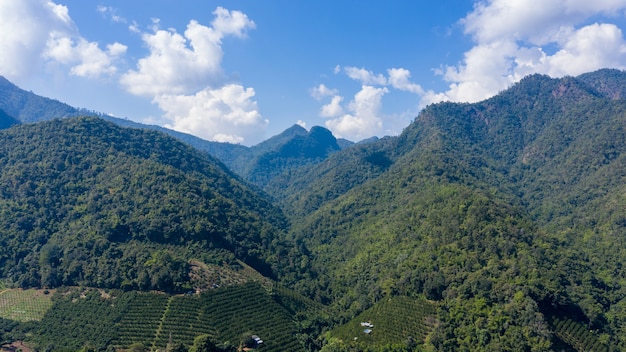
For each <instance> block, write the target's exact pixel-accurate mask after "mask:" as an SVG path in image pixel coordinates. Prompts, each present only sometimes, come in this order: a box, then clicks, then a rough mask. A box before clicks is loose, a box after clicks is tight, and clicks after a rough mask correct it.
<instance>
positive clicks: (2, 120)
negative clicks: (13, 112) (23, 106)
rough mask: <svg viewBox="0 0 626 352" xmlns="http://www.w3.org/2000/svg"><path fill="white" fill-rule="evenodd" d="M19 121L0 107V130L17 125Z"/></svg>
mask: <svg viewBox="0 0 626 352" xmlns="http://www.w3.org/2000/svg"><path fill="white" fill-rule="evenodd" d="M19 123H20V121H18V120H17V119H15V118H13V117H12V116H10V115H9V114H7V113H6V112H4V110H2V109H0V130H2V129H5V128H9V127H11V126H14V125H18V124H19Z"/></svg>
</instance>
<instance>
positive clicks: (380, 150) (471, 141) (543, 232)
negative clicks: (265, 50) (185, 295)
mask: <svg viewBox="0 0 626 352" xmlns="http://www.w3.org/2000/svg"><path fill="white" fill-rule="evenodd" d="M625 98H626V73H624V72H623V71H619V70H608V69H607V70H600V71H596V72H592V73H587V74H583V75H580V76H577V77H564V78H558V79H555V78H550V77H548V76H545V75H531V76H528V77H526V78H524V79H522V80H521V81H520V82H519V83H517V84H515V85H513V86H512V87H511V88H509V89H507V90H505V91H503V92H501V93H500V94H498V95H496V96H494V97H492V98H490V99H487V100H485V101H482V102H478V103H473V104H469V103H451V102H444V103H438V104H433V105H430V106H428V107H426V108H425V109H424V110H423V111H422V112H420V114H419V115H418V116H417V117H416V118H415V120H414V121H413V122H412V123H411V124H410V125H409V126H408V127H407V128H405V130H404V131H403V132H402V133H401V134H400V135H399V136H394V137H384V138H381V139H374V140H369V141H367V143H356V144H354V143H347V142H346V141H341V140H339V141H338V140H337V139H336V138H335V137H334V136H333V135H332V133H331V132H330V131H328V130H327V129H325V128H322V127H313V128H311V130H309V131H307V130H305V129H304V128H302V127H300V126H297V125H296V126H293V127H291V128H289V129H287V130H286V131H284V132H283V133H281V134H280V135H277V136H275V137H272V138H270V139H269V140H267V141H265V142H263V143H260V144H258V145H256V146H252V147H245V146H240V145H231V144H225V143H214V142H207V141H202V140H200V139H198V138H195V137H191V136H188V135H184V134H181V133H177V132H172V131H166V130H164V129H162V128H158V127H155V126H145V125H139V124H136V123H132V122H130V121H128V120H123V119H116V118H113V117H108V116H104V115H99V116H96V117H73V116H77V115H85V114H86V112H85V111H80V110H78V109H73V108H70V107H68V106H66V105H64V104H62V103H59V102H56V101H52V100H49V99H46V98H42V97H37V96H35V95H34V94H32V93H28V92H24V91H22V90H20V89H19V88H17V87H16V86H14V85H12V84H10V83H9V82H8V81H3V82H2V84H1V85H0V109H1V110H2V111H4V113H0V126H3V128H4V130H2V131H0V146H1V149H0V175H1V176H0V177H1V180H0V185H2V189H1V190H0V212H2V214H3V217H2V224H1V225H0V229H2V230H0V231H2V232H1V234H2V236H1V238H0V241H2V244H3V245H2V252H1V254H0V268H2V277H3V279H4V280H5V281H6V282H7V283H9V284H12V285H18V286H22V287H40V286H45V287H56V286H59V285H85V286H94V287H124V288H126V289H140V290H146V289H159V290H164V291H169V292H182V291H185V290H187V289H189V288H190V287H191V286H190V283H189V277H188V276H186V275H187V273H188V272H189V266H188V265H189V260H190V259H191V258H194V259H198V258H200V259H202V260H203V261H205V262H211V263H221V262H230V263H234V262H235V261H236V260H241V261H242V262H245V263H247V264H249V265H251V266H252V267H254V268H255V269H257V270H258V271H259V272H261V273H262V274H264V275H265V276H267V277H268V278H270V279H273V280H275V281H276V282H279V283H280V284H281V285H284V286H286V287H290V288H292V289H293V290H295V291H296V292H299V293H300V294H302V295H304V296H306V297H308V298H310V299H313V300H314V301H316V302H318V303H321V304H323V305H325V306H327V307H328V309H332V310H333V312H335V313H334V316H333V317H332V318H330V319H329V320H326V322H324V323H321V321H318V323H319V325H320V326H318V328H317V330H316V329H313V331H317V332H318V333H320V334H321V333H322V332H323V331H324V328H323V327H333V326H340V325H342V324H344V323H348V322H349V321H350V320H351V319H352V318H353V317H355V316H357V315H358V314H359V313H361V312H364V311H365V310H367V309H368V308H370V307H372V306H376V305H377V304H379V302H382V301H384V300H385V299H389V298H390V297H395V296H404V297H422V298H426V299H428V300H429V301H430V302H433V303H435V304H436V305H437V307H438V308H437V321H436V322H435V323H433V324H432V331H431V332H430V333H428V336H427V337H426V338H425V339H424V341H423V345H420V346H421V347H419V348H423V349H425V350H429V349H430V350H442V351H452V350H454V351H457V350H472V351H473V350H484V351H496V350H502V351H504V350H534V351H548V350H568V349H569V350H572V349H574V350H589V349H593V350H622V349H625V348H626V309H625V307H626V285H625V283H626V275H625V274H624V271H623V267H625V266H626V253H624V248H626V247H625V246H624V238H625V237H624V236H625V235H626V182H624V181H625V177H626V167H625V166H626V159H625V158H626V133H625V132H626V131H624V128H625V127H624V126H626V100H625ZM48 104H49V107H48ZM72 109H73V110H72ZM44 111H46V113H45V114H44ZM58 118H60V119H58ZM18 122H19V123H18ZM121 126H123V127H121ZM127 127H134V128H127ZM138 128H139V129H138ZM155 130H158V131H155ZM162 132H166V134H164V133H162ZM172 137H175V138H172ZM138 262H141V263H145V262H150V263H156V264H154V265H149V266H137V265H135V264H133V263H138ZM163 268H164V269H163ZM161 269H163V270H161ZM114 273H122V274H121V275H118V277H116V276H115V274H114ZM563 321H567V324H569V325H567V326H568V328H565V327H564V326H565V325H564V324H563V323H562V322H563ZM569 326H572V327H573V326H583V327H584V328H583V329H582V330H580V331H581V332H579V333H577V334H579V335H580V336H582V335H583V333H582V331H583V330H584V331H587V332H589V333H588V334H587V333H586V334H584V339H583V338H580V339H579V338H578V337H577V336H573V337H572V335H576V334H572V333H571V330H568V329H570V328H569ZM571 329H573V328H571ZM309 333H310V332H309ZM313 339H315V340H317V341H318V343H317V344H313V345H312V346H316V347H315V348H318V349H321V350H325V351H332V350H350V349H351V348H353V349H354V350H368V349H367V348H370V349H369V350H376V349H372V348H374V347H371V346H370V347H366V346H365V347H364V346H363V345H359V343H358V342H354V341H345V340H337V339H333V330H328V333H327V334H326V335H318V336H314V337H313ZM407 346H408V345H407ZM376 348H381V350H383V349H384V348H387V347H384V346H378V347H376ZM402 348H408V347H406V346H405V347H402ZM398 350H401V349H398Z"/></svg>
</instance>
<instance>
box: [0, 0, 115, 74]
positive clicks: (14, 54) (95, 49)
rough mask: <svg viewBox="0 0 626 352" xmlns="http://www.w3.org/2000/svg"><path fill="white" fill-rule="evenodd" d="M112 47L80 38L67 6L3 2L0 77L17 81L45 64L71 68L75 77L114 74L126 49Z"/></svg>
mask: <svg viewBox="0 0 626 352" xmlns="http://www.w3.org/2000/svg"><path fill="white" fill-rule="evenodd" d="M111 45H112V46H110V47H109V49H108V50H102V49H101V48H100V47H99V45H98V43H95V42H89V41H88V40H87V39H85V38H83V37H81V36H80V35H79V33H78V30H77V28H76V25H75V24H74V22H73V21H72V19H71V17H70V15H69V10H68V8H67V7H66V6H63V5H59V4H56V3H55V2H53V1H50V0H3V1H0V74H2V75H4V76H6V77H8V78H9V79H10V80H13V81H15V82H20V81H21V80H22V79H25V78H27V77H29V76H31V75H34V74H37V73H38V72H40V70H41V69H42V68H43V67H44V65H45V64H46V63H54V64H61V65H65V66H68V67H69V71H70V73H71V74H72V75H76V76H83V77H89V78H96V77H99V76H101V75H108V74H112V73H114V72H115V71H116V69H117V68H116V66H115V63H116V60H118V59H119V57H120V56H122V55H123V54H124V53H125V49H123V48H125V47H124V46H123V45H122V44H119V43H114V44H111Z"/></svg>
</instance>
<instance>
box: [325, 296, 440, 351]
mask: <svg viewBox="0 0 626 352" xmlns="http://www.w3.org/2000/svg"><path fill="white" fill-rule="evenodd" d="M436 310H437V307H436V306H435V304H433V303H431V302H429V301H427V300H426V299H424V298H413V297H404V296H397V297H388V298H385V299H383V300H382V301H380V302H378V303H376V304H375V305H374V306H372V307H371V308H370V309H367V310H365V311H364V312H362V313H361V314H359V315H357V316H356V317H355V318H354V319H352V320H350V321H349V322H348V323H346V324H344V325H341V326H339V327H337V328H335V329H334V330H332V331H331V332H330V336H331V337H332V338H335V339H338V340H340V341H341V342H342V343H343V344H347V345H349V346H352V347H355V348H361V349H365V348H376V347H382V346H390V345H397V344H405V345H406V347H407V348H409V349H414V348H415V346H416V345H417V344H422V343H423V342H424V339H425V338H426V336H427V335H428V333H429V332H430V331H432V329H433V327H434V325H435V324H436V322H437V313H436ZM366 331H367V332H366Z"/></svg>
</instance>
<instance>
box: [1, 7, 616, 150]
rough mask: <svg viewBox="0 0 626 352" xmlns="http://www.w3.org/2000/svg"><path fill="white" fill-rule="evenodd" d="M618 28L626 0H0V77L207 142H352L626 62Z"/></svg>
mask: <svg viewBox="0 0 626 352" xmlns="http://www.w3.org/2000/svg"><path fill="white" fill-rule="evenodd" d="M623 29H626V0H594V1H589V0H476V1H473V0H424V1H421V0H420V1H410V0H405V1H403V0H391V1H360V0H332V1H330V0H298V1H293V0H264V1H256V0H229V1H217V0H216V1H213V0H178V1H174V0H150V1H147V0H132V1H128V0H1V1H0V75H3V76H5V77H6V78H7V79H9V80H10V81H12V82H13V83H15V84H17V85H18V86H20V87H21V88H23V89H26V90H32V91H33V92H34V93H36V94H39V95H43V96H47V97H51V98H54V99H58V100H60V101H63V102H66V103H68V104H70V105H73V106H76V107H82V108H87V109H91V110H96V111H99V112H103V113H108V114H111V115H114V116H117V117H123V118H128V119H130V120H134V121H137V122H142V123H150V124H158V125H163V126H166V127H169V128H172V129H175V130H179V131H183V132H187V133H191V134H194V135H196V136H198V137H201V138H204V139H207V140H215V141H225V142H233V143H241V144H244V145H252V144H256V143H258V142H260V141H262V140H264V139H267V138H268V137H271V136H272V135H275V134H277V133H280V132H281V131H283V130H285V129H286V128H288V127H290V126H292V125H293V124H296V123H298V124H301V125H303V126H305V127H307V128H310V127H312V126H315V125H320V126H325V127H327V128H329V129H330V130H331V131H333V133H334V134H335V136H337V137H342V138H347V139H350V140H353V141H358V140H361V139H364V138H368V137H371V136H373V135H376V136H384V135H396V134H398V133H400V132H401V131H402V129H403V128H404V127H406V126H407V125H408V124H409V123H410V122H411V121H412V120H413V119H414V117H415V116H416V115H417V114H418V112H419V111H420V109H422V108H423V107H424V106H426V105H428V104H431V103H436V102H440V101H444V100H451V101H459V102H475V101H479V100H482V99H485V98H488V97H490V96H492V95H494V94H496V93H498V92H499V91H502V90H503V89H506V88H507V87H509V86H510V85H511V84H513V83H515V82H517V81H519V80H520V79H521V78H522V77H524V76H526V75H528V74H531V73H543V74H547V75H550V76H552V77H562V76H564V75H578V74H581V73H584V72H589V71H593V70H596V69H599V68H604V67H611V68H620V69H624V68H626V39H625V38H624V33H623Z"/></svg>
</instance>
